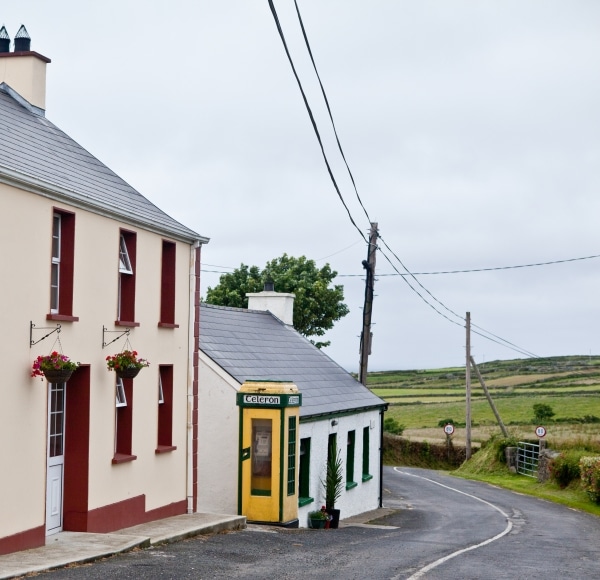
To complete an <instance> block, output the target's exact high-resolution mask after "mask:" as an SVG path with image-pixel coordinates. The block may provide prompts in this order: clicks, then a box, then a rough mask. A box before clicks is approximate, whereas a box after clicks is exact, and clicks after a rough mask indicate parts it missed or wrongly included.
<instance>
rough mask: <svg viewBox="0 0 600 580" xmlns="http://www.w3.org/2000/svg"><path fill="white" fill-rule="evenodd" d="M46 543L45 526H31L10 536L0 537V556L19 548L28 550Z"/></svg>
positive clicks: (17, 550) (16, 550)
mask: <svg viewBox="0 0 600 580" xmlns="http://www.w3.org/2000/svg"><path fill="white" fill-rule="evenodd" d="M45 544H46V526H45V525H42V526H39V527H37V528H31V529H30V530H25V531H24V532H19V533H18V534H13V535H12V536H5V537H4V538H0V556H1V555H3V554H10V553H11V552H19V551H20V550H30V549H31V548H39V547H40V546H44V545H45Z"/></svg>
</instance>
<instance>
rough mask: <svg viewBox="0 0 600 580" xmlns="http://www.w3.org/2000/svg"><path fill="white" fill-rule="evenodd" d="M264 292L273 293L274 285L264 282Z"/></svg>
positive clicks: (269, 281)
mask: <svg viewBox="0 0 600 580" xmlns="http://www.w3.org/2000/svg"><path fill="white" fill-rule="evenodd" d="M264 291H265V292H275V283H274V282H272V281H271V280H267V281H266V282H265V289H264Z"/></svg>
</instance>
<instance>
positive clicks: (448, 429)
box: [444, 423, 454, 435]
mask: <svg viewBox="0 0 600 580" xmlns="http://www.w3.org/2000/svg"><path fill="white" fill-rule="evenodd" d="M444 433H445V434H446V435H452V433H454V425H452V423H448V424H447V425H444Z"/></svg>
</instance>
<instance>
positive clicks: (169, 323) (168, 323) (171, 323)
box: [158, 322, 179, 328]
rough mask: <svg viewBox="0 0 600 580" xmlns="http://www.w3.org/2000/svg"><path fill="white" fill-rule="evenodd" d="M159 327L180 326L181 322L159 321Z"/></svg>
mask: <svg viewBox="0 0 600 580" xmlns="http://www.w3.org/2000/svg"><path fill="white" fill-rule="evenodd" d="M158 327H159V328H179V324H175V323H174V322H159V323H158Z"/></svg>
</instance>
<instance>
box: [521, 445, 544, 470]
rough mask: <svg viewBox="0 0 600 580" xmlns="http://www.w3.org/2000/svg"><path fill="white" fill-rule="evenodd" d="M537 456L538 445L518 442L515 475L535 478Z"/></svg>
mask: <svg viewBox="0 0 600 580" xmlns="http://www.w3.org/2000/svg"><path fill="white" fill-rule="evenodd" d="M539 456H540V446H539V443H526V442H525V441H519V442H518V443H517V473H520V474H521V475H528V476H529V477H536V476H537V469H538V459H539Z"/></svg>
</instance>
